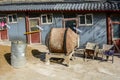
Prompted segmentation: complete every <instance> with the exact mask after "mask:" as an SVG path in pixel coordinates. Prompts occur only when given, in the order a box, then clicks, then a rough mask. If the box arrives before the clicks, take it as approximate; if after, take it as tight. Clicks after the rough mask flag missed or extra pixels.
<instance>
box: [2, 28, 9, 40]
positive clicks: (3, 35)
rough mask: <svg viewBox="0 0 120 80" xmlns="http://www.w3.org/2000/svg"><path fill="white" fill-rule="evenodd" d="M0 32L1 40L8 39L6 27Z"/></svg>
mask: <svg viewBox="0 0 120 80" xmlns="http://www.w3.org/2000/svg"><path fill="white" fill-rule="evenodd" d="M0 32H1V40H7V39H8V33H7V29H5V30H1V31H0Z"/></svg>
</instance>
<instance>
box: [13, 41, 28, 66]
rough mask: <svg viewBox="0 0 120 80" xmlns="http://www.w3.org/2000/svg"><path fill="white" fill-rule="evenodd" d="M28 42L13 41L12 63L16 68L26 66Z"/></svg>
mask: <svg viewBox="0 0 120 80" xmlns="http://www.w3.org/2000/svg"><path fill="white" fill-rule="evenodd" d="M25 51H26V43H24V42H22V41H13V42H11V65H12V66H13V67H15V68H21V67H24V66H25V64H26V57H25Z"/></svg>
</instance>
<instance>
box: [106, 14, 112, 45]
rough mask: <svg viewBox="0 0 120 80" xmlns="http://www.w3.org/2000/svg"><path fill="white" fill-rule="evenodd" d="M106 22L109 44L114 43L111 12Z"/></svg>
mask: <svg viewBox="0 0 120 80" xmlns="http://www.w3.org/2000/svg"><path fill="white" fill-rule="evenodd" d="M106 23H107V44H112V26H111V19H110V14H107V19H106Z"/></svg>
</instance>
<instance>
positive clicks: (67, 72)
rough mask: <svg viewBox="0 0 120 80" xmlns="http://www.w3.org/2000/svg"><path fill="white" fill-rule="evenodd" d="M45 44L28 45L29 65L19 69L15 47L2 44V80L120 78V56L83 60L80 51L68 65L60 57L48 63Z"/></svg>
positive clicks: (0, 79) (0, 54) (0, 65)
mask: <svg viewBox="0 0 120 80" xmlns="http://www.w3.org/2000/svg"><path fill="white" fill-rule="evenodd" d="M47 51H48V50H47V48H46V47H45V46H44V45H40V44H36V45H28V46H27V49H26V59H27V63H26V65H25V67H23V68H19V69H16V68H14V67H12V66H11V64H10V60H11V59H10V56H11V47H10V46H8V45H0V80H120V58H119V57H118V56H115V59H114V63H112V62H111V61H107V62H106V61H101V60H100V59H95V60H92V59H88V61H86V62H84V61H83V53H80V52H79V51H78V52H76V59H75V60H74V61H70V66H69V67H66V66H64V65H62V64H61V63H60V60H57V61H55V60H52V62H51V64H50V65H46V64H45V63H44V58H45V52H47Z"/></svg>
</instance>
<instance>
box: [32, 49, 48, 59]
mask: <svg viewBox="0 0 120 80" xmlns="http://www.w3.org/2000/svg"><path fill="white" fill-rule="evenodd" d="M45 54H46V52H40V51H38V50H37V49H33V50H32V55H33V56H34V57H35V58H40V60H41V61H45Z"/></svg>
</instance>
